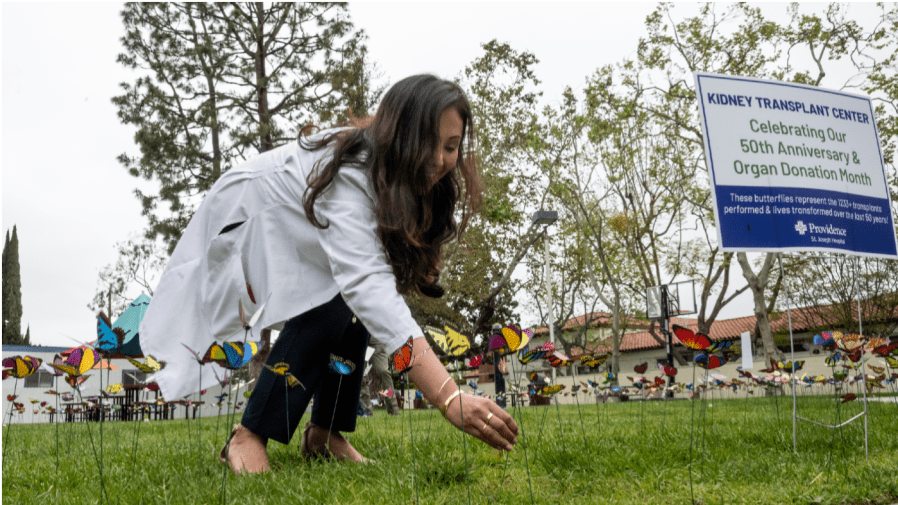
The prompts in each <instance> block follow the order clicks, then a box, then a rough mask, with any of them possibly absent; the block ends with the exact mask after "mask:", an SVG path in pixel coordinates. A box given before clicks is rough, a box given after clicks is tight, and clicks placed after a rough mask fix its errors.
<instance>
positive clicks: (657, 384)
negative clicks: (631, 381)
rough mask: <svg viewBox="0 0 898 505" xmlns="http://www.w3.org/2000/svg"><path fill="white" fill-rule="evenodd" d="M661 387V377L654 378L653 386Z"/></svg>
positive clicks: (662, 383)
mask: <svg viewBox="0 0 898 505" xmlns="http://www.w3.org/2000/svg"><path fill="white" fill-rule="evenodd" d="M663 385H664V379H663V378H661V377H655V386H663Z"/></svg>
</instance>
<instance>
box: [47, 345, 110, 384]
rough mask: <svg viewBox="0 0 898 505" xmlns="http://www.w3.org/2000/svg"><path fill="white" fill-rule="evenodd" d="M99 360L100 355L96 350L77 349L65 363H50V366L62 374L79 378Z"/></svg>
mask: <svg viewBox="0 0 898 505" xmlns="http://www.w3.org/2000/svg"><path fill="white" fill-rule="evenodd" d="M99 358H100V355H99V354H98V353H97V351H96V350H94V349H91V348H89V347H76V348H75V349H73V350H72V352H71V354H69V357H68V358H66V360H65V363H49V365H50V366H51V367H53V368H54V369H56V370H59V371H60V372H62V373H65V374H68V375H70V376H73V377H78V376H79V375H82V374H83V373H85V372H87V371H88V370H90V369H91V368H93V366H94V365H95V364H96V363H97V360H98V359H99Z"/></svg>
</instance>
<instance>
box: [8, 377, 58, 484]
mask: <svg viewBox="0 0 898 505" xmlns="http://www.w3.org/2000/svg"><path fill="white" fill-rule="evenodd" d="M58 384H59V376H58V375H54V376H53V391H56V388H57V387H58ZM53 396H55V397H56V422H55V423H53V424H55V425H56V473H59V392H57V393H56V394H55V395H53ZM3 446H4V448H5V447H6V444H4V445H3ZM56 498H57V501H58V499H59V493H57V494H56Z"/></svg>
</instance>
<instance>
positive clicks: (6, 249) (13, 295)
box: [3, 226, 24, 345]
mask: <svg viewBox="0 0 898 505" xmlns="http://www.w3.org/2000/svg"><path fill="white" fill-rule="evenodd" d="M23 340H24V339H23V337H22V280H21V277H20V276H19V235H18V232H17V231H16V227H15V226H13V227H12V237H10V235H9V230H7V232H6V242H5V244H4V245H3V344H5V345H18V344H22V342H23Z"/></svg>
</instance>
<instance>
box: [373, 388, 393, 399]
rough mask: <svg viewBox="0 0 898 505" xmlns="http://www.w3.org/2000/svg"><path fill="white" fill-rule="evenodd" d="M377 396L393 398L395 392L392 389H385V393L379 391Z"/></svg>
mask: <svg viewBox="0 0 898 505" xmlns="http://www.w3.org/2000/svg"><path fill="white" fill-rule="evenodd" d="M377 394H379V395H380V396H385V397H387V398H392V397H393V390H392V389H384V390H383V391H378V392H377Z"/></svg>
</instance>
